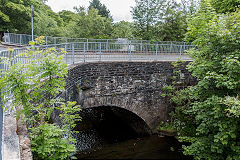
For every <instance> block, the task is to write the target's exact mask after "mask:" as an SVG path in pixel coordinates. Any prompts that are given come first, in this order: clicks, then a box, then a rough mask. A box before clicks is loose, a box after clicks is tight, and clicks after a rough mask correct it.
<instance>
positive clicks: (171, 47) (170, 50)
mask: <svg viewBox="0 0 240 160" xmlns="http://www.w3.org/2000/svg"><path fill="white" fill-rule="evenodd" d="M169 52H170V53H172V42H171V45H170V51H169Z"/></svg>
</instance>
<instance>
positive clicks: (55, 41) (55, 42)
mask: <svg viewBox="0 0 240 160" xmlns="http://www.w3.org/2000/svg"><path fill="white" fill-rule="evenodd" d="M56 44H57V40H56V37H54V45H55V47H56Z"/></svg>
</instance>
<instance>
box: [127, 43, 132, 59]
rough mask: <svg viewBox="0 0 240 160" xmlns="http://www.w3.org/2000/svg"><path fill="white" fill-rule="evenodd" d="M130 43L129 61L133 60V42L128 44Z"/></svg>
mask: <svg viewBox="0 0 240 160" xmlns="http://www.w3.org/2000/svg"><path fill="white" fill-rule="evenodd" d="M128 45H129V54H130V55H129V61H131V59H132V46H131V42H130V43H129V44H128Z"/></svg>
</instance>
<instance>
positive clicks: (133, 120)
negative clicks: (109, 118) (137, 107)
mask: <svg viewBox="0 0 240 160" xmlns="http://www.w3.org/2000/svg"><path fill="white" fill-rule="evenodd" d="M84 109H91V110H101V109H102V110H105V111H108V113H109V114H112V115H113V116H116V117H117V118H119V119H120V120H121V121H122V122H123V123H125V124H128V125H129V126H131V127H132V129H133V130H134V131H135V132H136V133H137V135H138V136H145V135H149V134H151V128H150V127H149V126H148V124H147V122H146V121H145V120H144V119H143V118H142V117H140V116H139V115H137V114H136V113H134V112H133V111H130V110H128V109H125V108H123V107H118V106H113V105H100V106H91V107H90V106H88V107H84V108H83V110H84Z"/></svg>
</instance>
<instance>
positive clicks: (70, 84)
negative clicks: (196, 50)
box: [66, 61, 194, 132]
mask: <svg viewBox="0 0 240 160" xmlns="http://www.w3.org/2000/svg"><path fill="white" fill-rule="evenodd" d="M187 63H188V62H186V64H187ZM173 69H174V68H173V66H172V64H171V62H163V61H162V62H99V63H84V64H75V65H74V66H71V68H70V69H69V76H68V78H67V86H66V88H67V92H66V96H67V97H68V98H69V100H75V101H77V102H78V103H79V104H80V105H81V106H82V107H83V108H89V107H101V106H117V107H122V108H125V109H127V110H129V111H131V112H133V113H135V114H137V115H138V116H139V117H141V118H142V119H143V120H144V121H145V122H146V124H147V125H148V126H149V127H150V128H151V130H152V132H155V131H156V127H157V126H158V125H159V123H160V122H161V121H166V120H167V119H168V118H169V116H168V113H169V112H170V111H172V108H171V107H170V106H169V104H168V101H167V100H166V98H164V97H162V96H161V95H162V94H163V93H164V91H163V90H162V87H164V86H166V85H169V84H171V82H172V76H173ZM181 70H182V73H183V75H182V77H184V81H185V82H184V85H191V84H193V83H194V79H193V78H192V77H191V76H190V74H189V73H188V72H187V70H186V69H185V67H183V68H182V69H181Z"/></svg>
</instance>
